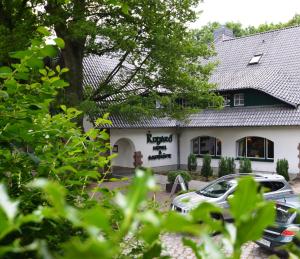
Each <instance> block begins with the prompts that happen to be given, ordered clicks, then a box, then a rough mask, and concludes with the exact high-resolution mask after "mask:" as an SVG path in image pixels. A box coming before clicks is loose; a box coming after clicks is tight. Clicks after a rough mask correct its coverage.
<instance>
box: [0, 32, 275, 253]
mask: <svg viewBox="0 0 300 259" xmlns="http://www.w3.org/2000/svg"><path fill="white" fill-rule="evenodd" d="M38 32H39V33H40V34H41V37H40V38H39V39H34V40H33V41H32V45H31V47H30V48H29V49H28V50H25V51H19V52H15V53H12V54H11V55H12V57H13V58H14V59H15V60H16V63H15V64H14V65H12V66H11V67H1V68H0V106H1V108H0V145H1V148H0V162H1V163H0V171H1V174H0V178H1V184H0V257H1V258H72V259H74V258H80V259H81V258H167V254H166V252H165V251H164V250H163V247H162V243H161V241H160V238H161V236H162V235H163V234H165V233H182V234H184V235H183V236H184V238H183V243H184V245H186V246H188V247H190V248H191V249H192V250H193V251H194V253H195V255H196V257H197V258H208V257H209V258H239V257H240V255H241V246H242V245H243V244H245V243H246V242H248V241H250V240H256V239H259V238H260V237H261V234H262V231H263V229H264V228H265V227H266V226H268V225H270V224H272V223H273V222H274V204H273V203H272V202H266V201H264V200H263V198H262V194H261V193H257V192H256V190H257V187H256V183H255V182H254V181H253V179H251V178H246V177H245V178H243V179H242V180H240V182H239V185H238V189H237V191H236V193H235V195H234V196H233V197H231V199H230V201H229V203H230V213H231V214H232V216H233V218H234V223H223V222H221V221H220V220H217V219H213V218H212V217H211V214H212V213H221V209H220V208H218V207H216V206H214V205H212V204H209V203H202V204H201V205H200V206H199V207H198V208H195V209H194V210H193V211H192V212H191V213H190V214H188V215H180V214H178V213H176V212H174V211H169V212H165V213H162V212H160V211H159V210H158V209H157V207H156V206H153V203H152V202H150V201H149V198H148V197H149V195H148V194H149V192H150V191H155V190H156V186H155V181H154V178H153V176H152V173H151V172H150V171H147V170H146V171H143V170H137V172H136V176H135V178H134V179H133V181H132V183H131V184H130V186H129V188H128V190H127V191H126V193H125V194H124V193H121V192H114V191H112V190H108V189H105V188H101V183H102V181H103V177H104V176H105V174H106V170H109V165H110V163H109V162H110V160H111V158H112V157H110V156H104V155H101V154H105V153H107V152H108V151H109V150H110V147H109V141H108V140H109V135H108V133H107V132H106V131H105V130H97V129H92V130H90V131H88V132H86V133H82V130H81V129H79V128H78V127H77V126H76V124H75V122H74V121H75V119H76V117H77V116H81V112H80V111H78V110H76V109H74V108H67V107H65V106H61V107H60V111H59V112H56V113H55V114H50V112H49V110H50V108H51V105H52V104H53V102H54V100H55V97H56V94H57V92H58V91H61V90H62V89H63V88H64V87H65V86H66V85H67V84H66V83H65V81H64V80H63V79H62V76H63V74H64V73H65V72H67V69H66V68H63V69H61V68H60V67H59V66H57V67H56V68H55V69H54V70H52V69H50V68H48V67H44V62H43V61H44V59H45V58H46V57H55V56H56V54H57V50H58V48H63V47H64V42H63V41H62V40H61V39H59V38H57V39H55V42H56V45H46V44H45V43H44V40H43V37H44V36H47V35H49V33H48V32H47V31H46V30H45V29H44V28H39V29H38ZM103 123H104V124H107V123H110V122H109V121H108V120H107V119H106V118H100V119H98V120H97V122H96V124H99V125H100V124H103ZM95 182H96V184H94V186H97V187H96V188H91V187H90V186H91V183H95ZM99 186H100V187H99ZM95 197H97V199H96V198H95ZM214 233H219V236H220V237H221V238H220V240H221V241H220V242H219V244H217V243H216V242H215V241H214V239H213V238H214V237H213V235H212V234H214ZM194 237H197V238H199V239H200V240H201V242H200V244H199V243H196V242H195V241H193V240H194V239H193V238H194ZM224 248H226V251H227V252H226V254H224V251H225V250H224Z"/></svg>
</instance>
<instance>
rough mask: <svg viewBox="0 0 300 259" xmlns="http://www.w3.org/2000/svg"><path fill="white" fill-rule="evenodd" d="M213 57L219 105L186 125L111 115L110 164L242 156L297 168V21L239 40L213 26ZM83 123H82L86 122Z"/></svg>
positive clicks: (170, 164)
mask: <svg viewBox="0 0 300 259" xmlns="http://www.w3.org/2000/svg"><path fill="white" fill-rule="evenodd" d="M215 36H216V37H217V38H218V40H217V41H216V42H215V47H216V51H217V53H218V54H217V56H216V57H214V58H213V59H212V60H219V62H220V63H219V65H218V67H217V68H216V70H215V71H214V73H213V75H212V77H211V79H210V80H211V82H213V83H216V84H217V85H218V91H219V92H220V93H221V94H222V95H223V96H224V99H225V101H226V102H225V108H224V109H223V110H213V109H207V110H204V111H202V112H199V113H198V114H194V115H193V116H191V117H190V119H189V121H188V122H186V123H183V122H178V121H175V120H168V119H161V118H153V119H151V120H142V121H140V122H136V123H130V122H127V121H126V120H124V119H122V118H118V117H112V118H111V119H112V122H113V125H112V126H111V127H110V135H111V139H110V141H111V145H112V146H113V147H114V152H116V153H118V157H117V158H116V159H114V161H113V165H114V167H115V169H117V170H124V171H127V170H132V169H133V168H134V154H136V152H140V153H141V155H142V161H143V166H145V167H152V168H153V169H154V170H156V171H159V170H163V171H166V170H169V169H176V168H185V167H186V165H187V157H188V155H189V154H190V153H194V154H196V155H197V156H198V166H201V163H202V158H201V157H202V156H203V155H204V154H210V155H211V156H212V165H213V166H214V167H217V166H218V163H219V159H220V157H221V156H228V157H234V158H236V165H237V168H238V167H239V162H238V161H239V158H241V157H248V158H250V159H251V160H252V168H253V169H254V170H255V171H262V172H275V168H276V161H277V160H278V159H283V158H285V159H287V160H288V162H289V167H290V170H289V171H290V173H295V174H296V173H298V172H299V148H298V147H299V143H300V108H299V104H300V40H299V39H300V27H291V28H287V29H282V30H275V31H270V32H265V33H260V34H255V35H251V36H245V37H240V38H231V36H232V34H230V32H229V31H228V30H227V29H225V28H221V29H220V30H218V31H217V33H216V35H215ZM90 126H91V125H88V124H86V127H90Z"/></svg>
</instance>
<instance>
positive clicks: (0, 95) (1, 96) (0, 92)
mask: <svg viewBox="0 0 300 259" xmlns="http://www.w3.org/2000/svg"><path fill="white" fill-rule="evenodd" d="M8 98H9V95H8V93H7V92H6V91H3V90H0V99H2V100H7V99H8Z"/></svg>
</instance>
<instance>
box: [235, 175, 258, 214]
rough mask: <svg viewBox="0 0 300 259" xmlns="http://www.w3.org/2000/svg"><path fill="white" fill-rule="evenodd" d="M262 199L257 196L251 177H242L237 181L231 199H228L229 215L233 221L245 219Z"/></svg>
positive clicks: (255, 186) (254, 183)
mask: <svg viewBox="0 0 300 259" xmlns="http://www.w3.org/2000/svg"><path fill="white" fill-rule="evenodd" d="M261 200H262V199H261V198H260V196H259V194H257V184H256V182H255V181H254V180H253V178H252V177H243V178H241V179H240V180H239V183H238V186H237V189H236V191H235V193H234V195H233V197H230V198H229V205H230V213H231V215H232V216H233V217H234V218H235V220H239V219H242V218H243V217H247V216H248V213H249V212H251V211H252V210H253V209H255V206H256V205H257V203H258V202H260V201H261Z"/></svg>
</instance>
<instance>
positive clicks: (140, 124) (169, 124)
mask: <svg viewBox="0 0 300 259" xmlns="http://www.w3.org/2000/svg"><path fill="white" fill-rule="evenodd" d="M109 119H110V120H111V122H112V125H106V128H121V129H126V128H131V129H133V128H146V129H148V128H174V127H176V123H178V122H177V121H176V120H172V119H168V118H141V119H140V120H139V121H133V122H132V121H130V120H126V119H125V118H124V117H121V116H118V115H113V116H110V117H109Z"/></svg>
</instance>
